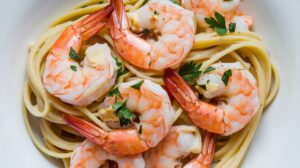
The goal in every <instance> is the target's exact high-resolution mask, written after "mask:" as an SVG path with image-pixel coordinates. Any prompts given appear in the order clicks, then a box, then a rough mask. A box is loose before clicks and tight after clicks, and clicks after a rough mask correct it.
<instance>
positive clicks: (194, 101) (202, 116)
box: [164, 69, 226, 135]
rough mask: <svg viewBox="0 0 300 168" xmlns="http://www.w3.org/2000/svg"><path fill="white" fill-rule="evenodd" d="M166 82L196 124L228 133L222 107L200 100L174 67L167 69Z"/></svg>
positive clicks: (203, 127) (213, 130)
mask: <svg viewBox="0 0 300 168" xmlns="http://www.w3.org/2000/svg"><path fill="white" fill-rule="evenodd" d="M164 82H165V84H166V87H167V88H168V91H169V92H170V93H171V95H172V96H173V97H174V98H175V100H176V101H177V102H178V103H179V104H180V106H181V107H182V108H183V109H184V110H185V111H186V112H187V113H188V115H189V117H190V119H191V120H192V121H193V123H194V124H195V125H197V126H198V127H200V128H202V129H205V130H207V131H209V132H213V133H217V134H221V135H223V134H226V130H225V124H224V120H223V119H224V112H223V111H222V109H220V108H217V107H214V106H213V105H210V104H208V103H205V102H202V101H199V99H198V97H197V96H196V94H195V93H194V92H193V90H192V89H191V88H190V86H189V85H188V84H187V83H186V82H185V81H184V80H183V79H182V78H181V76H180V75H179V74H178V73H177V72H175V71H174V70H172V69H167V70H166V71H165V73H164Z"/></svg>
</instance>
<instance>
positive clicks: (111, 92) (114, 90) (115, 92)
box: [107, 87, 121, 97]
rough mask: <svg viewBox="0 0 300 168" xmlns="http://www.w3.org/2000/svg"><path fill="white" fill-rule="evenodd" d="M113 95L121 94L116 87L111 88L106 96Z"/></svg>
mask: <svg viewBox="0 0 300 168" xmlns="http://www.w3.org/2000/svg"><path fill="white" fill-rule="evenodd" d="M113 95H116V96H121V93H120V91H119V88H118V87H116V88H114V89H112V90H111V91H110V92H108V94H107V96H108V97H112V96H113Z"/></svg>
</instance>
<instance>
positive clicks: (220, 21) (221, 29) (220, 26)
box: [204, 11, 236, 36]
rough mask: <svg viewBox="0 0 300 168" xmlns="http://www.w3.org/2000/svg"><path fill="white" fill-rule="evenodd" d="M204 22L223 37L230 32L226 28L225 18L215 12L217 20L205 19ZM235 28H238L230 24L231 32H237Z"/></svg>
mask: <svg viewBox="0 0 300 168" xmlns="http://www.w3.org/2000/svg"><path fill="white" fill-rule="evenodd" d="M204 20H205V22H206V23H207V24H208V25H209V26H210V27H211V28H213V29H214V30H215V31H216V32H217V33H218V34H219V35H221V36H223V35H225V34H226V33H227V32H228V30H227V27H226V22H225V18H224V16H222V15H221V14H220V13H218V12H216V11H215V18H213V17H210V18H204ZM235 26H236V24H235V23H231V24H229V31H230V32H234V31H235ZM233 30H234V31H233Z"/></svg>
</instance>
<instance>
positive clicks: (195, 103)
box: [164, 63, 259, 136]
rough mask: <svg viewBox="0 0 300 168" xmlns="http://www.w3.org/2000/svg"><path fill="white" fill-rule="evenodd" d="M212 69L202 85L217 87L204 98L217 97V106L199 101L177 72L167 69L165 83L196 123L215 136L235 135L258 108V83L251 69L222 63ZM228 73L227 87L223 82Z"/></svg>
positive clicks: (201, 77)
mask: <svg viewBox="0 0 300 168" xmlns="http://www.w3.org/2000/svg"><path fill="white" fill-rule="evenodd" d="M212 67H214V68H215V70H214V71H211V72H209V73H206V74H204V75H202V76H200V79H199V83H198V84H200V85H201V84H208V83H209V84H213V85H215V87H214V88H215V89H213V90H210V91H206V92H210V93H204V96H206V97H207V98H215V99H216V101H217V104H216V105H215V104H210V103H207V102H204V101H202V100H199V99H198V97H197V96H196V94H195V93H194V91H193V90H192V89H191V88H190V86H189V85H187V84H186V82H185V81H184V80H183V79H182V78H181V77H180V75H179V74H178V73H177V72H175V71H174V70H171V69H168V70H166V72H165V75H164V81H165V83H166V86H167V87H168V90H169V91H170V93H171V94H172V95H173V97H174V98H175V99H176V100H177V101H178V103H179V104H180V105H181V107H182V108H183V109H184V110H185V111H186V112H187V113H188V115H189V117H190V118H191V120H192V121H193V123H194V124H196V125H197V126H199V127H200V128H203V129H205V130H207V131H209V132H212V133H217V134H220V135H225V136H226V135H231V134H233V133H235V132H237V131H239V130H240V129H242V128H244V127H245V126H246V125H247V124H248V123H249V122H250V120H251V119H252V117H253V116H254V114H255V113H256V111H257V109H258V106H259V97H258V88H257V84H256V80H255V78H254V77H253V76H252V74H251V73H250V72H249V71H248V70H245V69H243V67H242V66H237V65H236V64H224V63H219V64H215V65H213V66H212ZM225 72H226V76H227V80H228V83H227V85H226V84H225V83H224V79H223V76H224V73H225ZM202 82H203V83H202Z"/></svg>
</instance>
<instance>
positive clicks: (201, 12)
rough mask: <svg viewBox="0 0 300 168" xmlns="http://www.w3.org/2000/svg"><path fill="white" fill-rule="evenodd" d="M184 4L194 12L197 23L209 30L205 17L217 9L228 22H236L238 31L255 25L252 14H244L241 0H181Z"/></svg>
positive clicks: (211, 14) (210, 15)
mask: <svg viewBox="0 0 300 168" xmlns="http://www.w3.org/2000/svg"><path fill="white" fill-rule="evenodd" d="M181 3H182V6H183V7H184V8H186V9H189V10H191V11H193V12H194V14H195V18H196V21H197V24H198V25H199V27H200V28H202V29H204V30H209V25H208V24H207V23H206V22H205V20H204V18H209V17H212V16H213V15H214V12H215V11H217V12H219V13H221V14H222V15H223V16H224V17H225V20H226V23H228V24H229V23H230V22H234V23H236V31H237V32H239V31H240V32H241V31H247V30H249V28H250V27H251V26H252V25H253V19H252V17H251V16H248V15H244V14H243V12H241V11H240V10H239V9H238V7H239V5H240V3H241V0H231V1H225V0H181Z"/></svg>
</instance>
